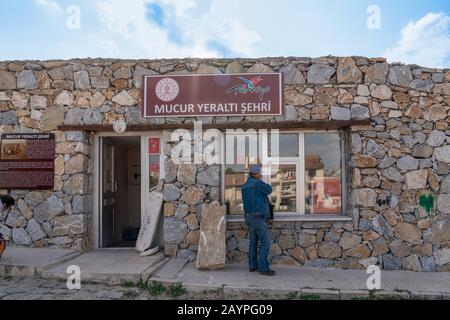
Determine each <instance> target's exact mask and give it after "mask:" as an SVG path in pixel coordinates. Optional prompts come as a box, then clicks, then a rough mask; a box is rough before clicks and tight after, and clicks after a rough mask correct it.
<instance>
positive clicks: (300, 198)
mask: <svg viewBox="0 0 450 320" xmlns="http://www.w3.org/2000/svg"><path fill="white" fill-rule="evenodd" d="M257 133H258V137H260V135H261V130H258V131H257ZM286 133H287V134H288V133H291V134H292V133H297V134H298V137H299V138H298V144H299V145H298V148H299V156H298V157H280V158H279V160H278V161H277V160H276V159H272V157H269V156H268V137H269V134H270V131H267V130H266V132H265V133H264V134H263V138H262V141H261V142H259V144H260V146H261V147H262V148H263V150H264V151H263V154H265V155H266V156H267V159H268V164H266V165H265V166H264V168H263V170H264V169H266V170H267V169H269V172H271V170H270V168H271V166H272V165H273V164H275V165H276V164H280V165H283V164H288V165H289V164H291V165H296V169H297V175H296V183H297V186H296V189H297V190H296V191H297V192H296V195H297V202H296V206H297V212H275V213H274V220H275V221H289V220H328V219H331V220H348V219H347V218H348V217H347V214H346V211H347V210H346V208H347V180H346V177H347V174H346V157H345V146H346V139H347V135H346V134H345V131H344V130H301V129H288V130H283V129H280V130H279V134H280V135H281V134H286ZM308 133H315V134H327V133H328V134H336V133H337V134H338V135H339V142H340V143H339V145H340V149H341V212H340V213H339V214H314V213H310V214H306V210H305V203H306V199H305V134H308ZM237 134H239V133H233V135H237ZM244 134H245V133H244ZM224 139H226V132H225V133H224ZM225 152H226V148H225V143H223V144H222V165H221V175H222V176H221V182H222V183H221V202H222V203H225V202H226V201H225V167H226V163H225V160H226V155H225ZM268 178H270V176H267V175H266V176H264V177H263V181H264V182H266V183H267V182H268ZM227 217H228V219H229V220H240V219H242V218H243V214H228V215H227ZM230 218H231V219H230Z"/></svg>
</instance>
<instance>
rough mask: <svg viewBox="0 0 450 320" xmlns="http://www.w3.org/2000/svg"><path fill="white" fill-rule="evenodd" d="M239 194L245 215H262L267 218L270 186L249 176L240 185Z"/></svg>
mask: <svg viewBox="0 0 450 320" xmlns="http://www.w3.org/2000/svg"><path fill="white" fill-rule="evenodd" d="M241 192H242V201H243V202H244V212H245V214H252V215H253V214H255V215H257V214H262V215H264V216H266V217H267V218H268V217H269V215H270V208H269V203H268V201H267V196H268V195H269V194H271V193H272V186H270V185H268V184H267V183H265V182H263V181H261V180H258V179H255V178H253V177H252V176H250V177H249V178H248V180H247V182H245V183H244V184H243V185H242V187H241Z"/></svg>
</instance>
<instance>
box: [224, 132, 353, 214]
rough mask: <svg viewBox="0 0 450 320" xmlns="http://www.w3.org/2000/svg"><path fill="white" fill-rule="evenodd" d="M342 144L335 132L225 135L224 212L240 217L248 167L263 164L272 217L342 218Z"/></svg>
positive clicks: (339, 136)
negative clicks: (272, 208) (333, 215)
mask: <svg viewBox="0 0 450 320" xmlns="http://www.w3.org/2000/svg"><path fill="white" fill-rule="evenodd" d="M239 141H240V142H241V147H238V146H237V145H238V142H239ZM243 141H245V148H244V147H243V145H244V144H243V143H242V142H243ZM342 145H343V139H342V134H340V133H339V132H281V133H277V134H276V133H274V134H273V135H272V134H271V133H268V132H267V131H264V130H263V132H259V133H258V134H257V135H255V136H251V137H249V136H246V134H243V133H236V134H231V135H230V134H228V133H227V134H226V144H225V165H224V190H223V198H224V200H225V204H226V206H227V212H228V214H229V215H242V214H243V213H244V212H243V203H242V195H241V186H242V185H243V184H244V183H245V181H246V180H247V178H248V173H247V172H248V168H249V165H250V164H252V163H263V164H264V165H263V180H264V181H265V182H266V183H269V184H271V186H272V189H273V192H272V194H271V195H270V199H271V202H272V204H273V205H274V212H275V214H276V215H278V216H281V215H295V214H296V215H299V214H301V215H303V214H341V213H342V189H343V188H342V183H343V181H344V180H343V177H342V176H343V173H344V172H343V164H342ZM229 150H232V151H233V150H234V152H230V151H229ZM262 159H265V161H261V160H262Z"/></svg>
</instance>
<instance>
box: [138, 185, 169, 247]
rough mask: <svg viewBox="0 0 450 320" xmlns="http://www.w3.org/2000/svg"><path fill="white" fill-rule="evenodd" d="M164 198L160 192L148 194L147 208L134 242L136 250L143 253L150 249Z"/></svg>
mask: <svg viewBox="0 0 450 320" xmlns="http://www.w3.org/2000/svg"><path fill="white" fill-rule="evenodd" d="M163 199H164V196H163V194H162V193H161V192H158V191H153V192H150V194H149V195H148V199H147V208H146V210H145V216H144V219H143V221H142V226H141V230H140V231H139V236H138V239H137V242H136V250H137V251H139V252H145V251H146V250H148V249H151V248H150V246H151V245H152V243H153V242H154V240H155V236H156V231H157V228H158V225H159V219H160V216H161V210H162V205H163Z"/></svg>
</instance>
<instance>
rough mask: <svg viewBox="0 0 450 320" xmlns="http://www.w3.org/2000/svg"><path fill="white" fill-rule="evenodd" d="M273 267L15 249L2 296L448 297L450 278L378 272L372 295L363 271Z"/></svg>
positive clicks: (117, 252) (0, 266)
mask: <svg viewBox="0 0 450 320" xmlns="http://www.w3.org/2000/svg"><path fill="white" fill-rule="evenodd" d="M30 250H31V251H30ZM70 265H77V266H79V267H80V270H81V280H82V288H81V290H75V291H71V290H68V289H67V287H66V283H65V280H66V279H67V277H68V275H67V274H66V270H67V267H68V266H70ZM274 269H275V270H276V271H277V275H276V276H275V277H266V276H262V275H259V274H258V273H250V272H248V270H247V268H246V266H244V265H236V264H232V265H227V266H226V268H225V269H223V270H216V271H199V270H197V269H196V268H195V266H194V264H193V263H188V262H187V261H186V260H182V259H167V258H165V257H164V256H163V255H162V254H161V253H158V254H156V255H154V256H151V257H139V255H138V253H137V252H136V251H134V250H132V249H107V250H95V251H92V252H89V253H87V254H83V255H79V254H77V253H74V252H71V251H67V250H56V251H55V250H52V249H22V248H12V247H11V248H8V250H7V252H6V253H5V255H4V256H3V257H2V259H1V260H0V299H76V300H78V299H81V300H85V299H86V300H92V299H173V298H177V297H179V298H182V299H217V298H220V299H235V298H238V299H277V298H278V299H287V298H289V299H296V298H303V299H319V298H320V299H368V298H384V299H450V273H417V272H405V271H381V286H382V290H381V291H377V292H375V293H373V292H369V291H368V290H367V287H366V281H367V278H368V277H369V275H368V274H366V272H365V271H364V270H341V269H318V268H305V267H286V266H285V267H280V266H274ZM95 283H97V284H95ZM180 284H181V285H180Z"/></svg>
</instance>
